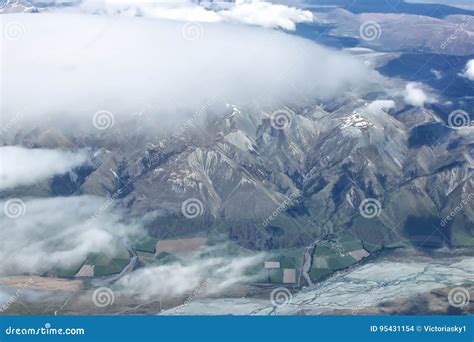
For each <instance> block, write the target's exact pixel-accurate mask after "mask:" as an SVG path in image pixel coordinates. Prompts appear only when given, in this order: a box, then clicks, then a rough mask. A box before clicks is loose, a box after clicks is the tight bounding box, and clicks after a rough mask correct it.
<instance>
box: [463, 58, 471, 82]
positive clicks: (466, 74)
mask: <svg viewBox="0 0 474 342" xmlns="http://www.w3.org/2000/svg"><path fill="white" fill-rule="evenodd" d="M463 76H464V77H466V78H467V79H469V80H471V81H474V59H471V60H469V61H468V62H467V64H466V69H465V71H464V74H463Z"/></svg>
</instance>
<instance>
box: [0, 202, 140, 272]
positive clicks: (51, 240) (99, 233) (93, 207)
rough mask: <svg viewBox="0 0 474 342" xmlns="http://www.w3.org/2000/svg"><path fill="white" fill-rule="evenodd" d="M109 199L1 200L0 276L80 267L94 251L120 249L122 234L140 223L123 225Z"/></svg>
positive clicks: (107, 251) (134, 230)
mask: <svg viewBox="0 0 474 342" xmlns="http://www.w3.org/2000/svg"><path fill="white" fill-rule="evenodd" d="M104 201H105V200H104V199H101V198H96V197H91V196H80V197H67V198H48V199H31V200H24V201H22V200H19V199H9V200H7V201H1V202H0V208H3V212H2V215H1V217H0V259H1V260H2V263H1V264H0V275H12V274H22V273H37V274H43V273H44V272H46V271H50V270H53V269H56V270H57V269H60V268H68V267H71V266H75V267H77V266H78V265H80V263H81V262H82V261H84V259H85V258H86V257H87V255H88V254H89V253H98V252H105V253H106V254H108V255H110V256H114V254H115V253H116V250H115V247H114V246H116V245H117V244H115V243H113V242H115V241H116V240H117V238H120V237H121V238H126V237H127V236H128V235H129V234H135V233H136V232H137V231H138V227H137V226H135V225H124V224H123V223H120V222H119V220H120V217H119V215H117V214H116V213H114V212H113V210H110V208H106V210H101V208H104Z"/></svg>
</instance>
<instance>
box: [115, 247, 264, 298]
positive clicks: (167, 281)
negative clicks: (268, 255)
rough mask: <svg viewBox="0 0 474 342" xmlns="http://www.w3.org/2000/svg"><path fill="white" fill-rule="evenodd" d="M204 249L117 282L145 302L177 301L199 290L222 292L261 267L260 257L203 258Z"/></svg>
mask: <svg viewBox="0 0 474 342" xmlns="http://www.w3.org/2000/svg"><path fill="white" fill-rule="evenodd" d="M208 251H209V249H205V250H203V251H201V252H200V253H198V254H197V255H194V256H193V257H190V258H188V260H187V261H184V262H183V263H178V262H174V263H172V264H168V265H162V266H156V267H146V268H142V269H137V270H135V271H134V272H132V273H130V274H128V275H126V276H125V277H124V278H122V279H121V280H120V281H119V285H121V286H123V287H124V291H126V292H128V293H129V294H131V295H136V296H138V297H140V298H141V299H144V300H147V299H149V298H152V297H157V296H163V297H177V296H181V295H183V294H189V293H190V292H191V291H193V290H195V289H197V288H199V289H200V291H201V292H202V293H200V294H201V295H203V294H214V293H220V292H222V291H225V290H226V289H228V288H230V287H231V286H232V285H235V284H237V283H245V282H247V283H248V282H249V281H252V279H254V278H255V276H250V275H246V271H247V270H249V269H250V268H252V267H254V266H256V265H258V264H263V260H264V254H263V253H260V254H257V255H253V256H242V255H240V256H233V257H222V256H205V255H206V254H207V252H208Z"/></svg>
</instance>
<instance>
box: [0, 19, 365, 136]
mask: <svg viewBox="0 0 474 342" xmlns="http://www.w3.org/2000/svg"><path fill="white" fill-rule="evenodd" d="M0 20H3V21H4V25H6V27H8V28H11V27H12V25H16V26H18V27H19V28H21V29H22V31H21V33H22V34H21V35H18V36H16V38H18V39H5V40H4V42H3V45H4V51H5V52H4V53H3V56H2V57H3V71H2V76H3V83H2V86H3V89H2V95H3V96H2V98H3V106H2V109H3V113H4V118H3V123H4V124H5V123H6V122H8V120H11V118H12V117H14V116H15V115H17V114H18V113H21V114H22V115H23V116H22V118H23V120H22V125H24V123H25V122H27V123H30V124H39V123H43V122H46V120H49V121H47V124H48V125H52V124H53V123H54V124H60V123H64V124H68V125H70V126H72V127H73V128H74V129H77V128H78V123H80V124H82V125H84V126H86V127H87V128H88V129H91V130H92V131H93V132H98V131H97V127H98V126H100V125H97V124H96V123H97V122H94V120H93V119H94V114H95V113H96V112H97V111H101V110H106V111H108V112H110V113H112V115H113V121H114V123H115V125H119V124H120V122H121V120H122V119H123V118H124V117H127V118H130V117H135V116H134V114H137V113H141V112H143V111H146V115H148V118H150V117H152V118H153V119H154V120H155V124H156V125H159V126H166V125H167V124H169V123H170V122H174V121H176V120H178V119H179V117H180V116H183V115H184V116H186V115H189V116H190V115H191V114H192V113H194V112H195V111H197V110H199V108H201V107H202V106H203V103H206V102H208V101H209V100H213V99H217V100H219V101H226V102H233V103H241V104H243V103H246V104H251V103H255V102H256V101H257V102H259V103H267V104H270V105H275V106H277V105H281V104H283V103H288V102H292V101H293V102H298V101H301V99H315V98H319V99H325V98H328V97H333V96H337V95H339V94H340V93H341V92H344V91H347V90H350V89H353V88H355V87H358V86H360V85H362V84H363V83H364V82H365V80H366V77H367V70H366V69H365V67H364V66H363V65H362V64H361V63H359V62H358V61H357V60H355V59H354V58H353V57H350V56H348V55H345V54H342V53H339V52H336V51H333V50H329V49H326V48H323V47H320V46H318V45H316V44H314V43H312V42H310V41H307V40H305V39H302V38H298V37H295V36H292V35H288V34H285V33H281V32H277V31H273V30H266V29H261V28H255V27H250V26H242V25H231V24H221V23H219V24H202V25H201V24H199V25H198V26H189V25H188V24H189V23H183V22H179V21H168V20H159V19H153V20H147V19H144V18H128V17H122V16H97V15H85V14H60V13H54V14H43V13H42V14H18V15H16V14H15V15H6V16H2V17H1V18H0ZM191 25H195V24H193V23H191ZM59 27H60V28H61V29H58V28H59ZM146 115H145V116H140V120H144V119H145V117H146ZM156 125H154V126H153V125H148V126H150V127H156ZM142 126H147V125H145V124H143V123H142ZM99 128H100V127H99Z"/></svg>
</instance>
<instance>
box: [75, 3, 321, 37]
mask: <svg viewBox="0 0 474 342" xmlns="http://www.w3.org/2000/svg"><path fill="white" fill-rule="evenodd" d="M206 5H207V6H206ZM210 5H211V4H210V3H207V4H206V3H201V4H196V3H193V2H191V1H189V0H181V1H150V0H86V1H84V2H83V3H82V5H81V8H82V10H84V11H86V12H90V13H97V12H99V13H108V14H125V15H131V16H137V15H139V16H145V17H148V18H165V19H172V20H184V21H197V22H233V23H244V24H250V25H258V26H263V27H267V28H282V29H285V30H291V31H294V30H295V26H296V24H297V23H303V22H311V21H312V20H313V14H312V13H311V12H309V11H304V10H301V9H297V8H294V7H289V6H286V5H279V4H272V3H270V2H265V1H260V0H253V1H236V2H235V3H230V2H216V3H212V6H210Z"/></svg>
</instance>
